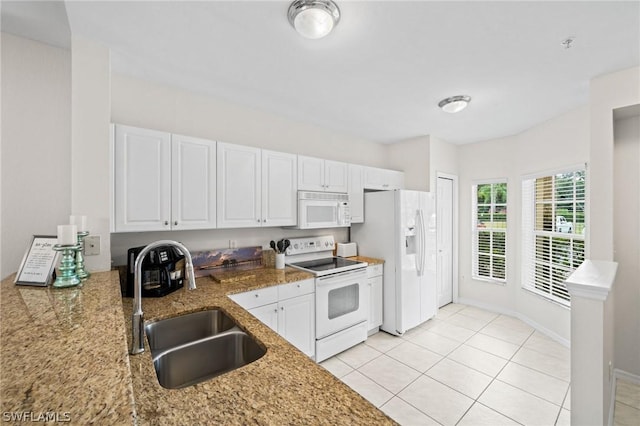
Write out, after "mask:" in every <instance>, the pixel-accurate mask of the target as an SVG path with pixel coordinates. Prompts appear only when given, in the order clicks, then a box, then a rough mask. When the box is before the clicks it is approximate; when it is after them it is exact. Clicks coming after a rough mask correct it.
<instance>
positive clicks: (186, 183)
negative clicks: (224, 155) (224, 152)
mask: <svg viewBox="0 0 640 426" xmlns="http://www.w3.org/2000/svg"><path fill="white" fill-rule="evenodd" d="M171 150H172V152H171V162H172V168H171V174H172V179H171V180H172V191H171V229H212V228H215V227H216V143H215V142H214V141H208V140H204V139H196V138H191V137H187V136H179V135H172V136H171Z"/></svg>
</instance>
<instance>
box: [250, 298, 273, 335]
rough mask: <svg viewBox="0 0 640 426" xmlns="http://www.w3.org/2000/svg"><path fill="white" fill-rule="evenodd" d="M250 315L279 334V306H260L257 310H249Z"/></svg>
mask: <svg viewBox="0 0 640 426" xmlns="http://www.w3.org/2000/svg"><path fill="white" fill-rule="evenodd" d="M248 311H249V313H250V314H251V315H253V316H254V317H256V318H258V319H259V320H260V322H261V323H263V324H264V325H266V326H268V327H269V328H270V329H272V330H273V331H275V332H276V333H277V332H278V304H277V303H271V304H269V305H264V306H258V307H257V308H253V309H248Z"/></svg>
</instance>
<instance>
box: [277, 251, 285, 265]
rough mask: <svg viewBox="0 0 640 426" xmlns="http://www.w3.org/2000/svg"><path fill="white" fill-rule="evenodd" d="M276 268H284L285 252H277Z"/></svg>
mask: <svg viewBox="0 0 640 426" xmlns="http://www.w3.org/2000/svg"><path fill="white" fill-rule="evenodd" d="M276 269H284V253H276Z"/></svg>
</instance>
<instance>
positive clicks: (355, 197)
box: [349, 164, 364, 223]
mask: <svg viewBox="0 0 640 426" xmlns="http://www.w3.org/2000/svg"><path fill="white" fill-rule="evenodd" d="M349 211H350V212H351V223H363V222H364V167H363V166H358V165H357V164H349Z"/></svg>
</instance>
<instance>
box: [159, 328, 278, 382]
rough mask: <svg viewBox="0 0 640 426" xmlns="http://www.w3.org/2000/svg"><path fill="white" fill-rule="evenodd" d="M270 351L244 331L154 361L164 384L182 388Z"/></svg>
mask: <svg viewBox="0 0 640 426" xmlns="http://www.w3.org/2000/svg"><path fill="white" fill-rule="evenodd" d="M265 352H266V350H265V349H264V348H262V347H261V346H260V345H258V343H257V342H256V341H255V340H253V339H252V338H251V337H250V336H249V335H248V334H246V333H244V332H242V331H231V332H228V333H225V334H221V335H218V336H215V337H211V338H208V339H204V340H200V341H197V342H193V343H189V344H186V345H183V346H178V347H177V348H173V349H170V350H168V351H166V352H164V353H163V354H162V355H160V356H158V358H156V359H154V362H153V364H154V366H155V368H156V373H157V375H158V381H159V382H160V385H161V386H163V387H165V388H168V389H178V388H183V387H186V386H191V385H195V384H197V383H201V382H204V381H205V380H209V379H211V378H213V377H216V376H219V375H221V374H224V373H227V372H229V371H232V370H235V369H237V368H240V367H242V366H244V365H247V364H250V363H252V362H253V361H255V360H257V359H259V358H261V357H262V356H263V355H264V354H265Z"/></svg>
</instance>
